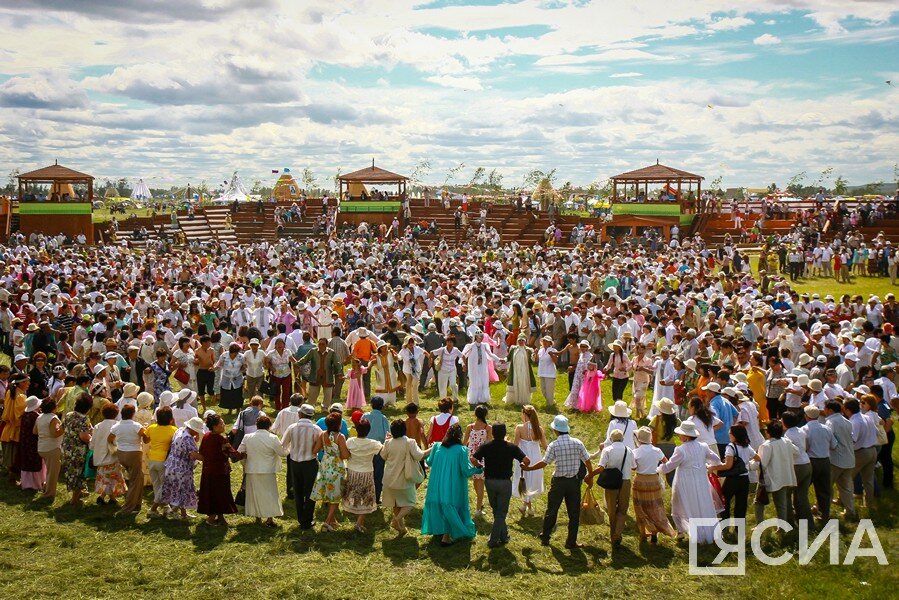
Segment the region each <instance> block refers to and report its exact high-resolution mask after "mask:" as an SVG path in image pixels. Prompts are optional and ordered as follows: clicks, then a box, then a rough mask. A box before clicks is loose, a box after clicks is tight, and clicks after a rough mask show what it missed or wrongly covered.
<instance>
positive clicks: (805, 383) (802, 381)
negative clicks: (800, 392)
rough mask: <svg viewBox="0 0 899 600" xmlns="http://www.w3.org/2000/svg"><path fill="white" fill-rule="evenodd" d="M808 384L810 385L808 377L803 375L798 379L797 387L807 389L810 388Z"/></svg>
mask: <svg viewBox="0 0 899 600" xmlns="http://www.w3.org/2000/svg"><path fill="white" fill-rule="evenodd" d="M808 384H809V378H808V375H805V374H803V375H800V376H799V377H797V378H796V385H800V386H802V387H806V386H808Z"/></svg>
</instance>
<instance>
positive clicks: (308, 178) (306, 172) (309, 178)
mask: <svg viewBox="0 0 899 600" xmlns="http://www.w3.org/2000/svg"><path fill="white" fill-rule="evenodd" d="M300 179H301V180H302V182H303V188H304V189H305V190H306V193H311V192H312V187H313V186H314V185H315V174H314V173H313V172H312V169H310V168H309V167H306V168H305V169H303V176H302V177H301V178H300Z"/></svg>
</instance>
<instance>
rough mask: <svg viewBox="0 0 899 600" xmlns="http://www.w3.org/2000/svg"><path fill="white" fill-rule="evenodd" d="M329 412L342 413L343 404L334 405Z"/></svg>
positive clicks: (329, 408) (336, 403)
mask: <svg viewBox="0 0 899 600" xmlns="http://www.w3.org/2000/svg"><path fill="white" fill-rule="evenodd" d="M328 412H329V413H331V412H339V413H342V412H343V404H341V403H340V402H335V403H334V404H332V405H331V406H329V407H328Z"/></svg>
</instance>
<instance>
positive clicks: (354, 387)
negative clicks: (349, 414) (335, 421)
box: [346, 358, 368, 408]
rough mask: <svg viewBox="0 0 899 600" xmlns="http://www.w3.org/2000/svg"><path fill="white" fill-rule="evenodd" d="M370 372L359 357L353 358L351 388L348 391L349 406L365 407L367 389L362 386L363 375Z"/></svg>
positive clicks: (347, 402)
mask: <svg viewBox="0 0 899 600" xmlns="http://www.w3.org/2000/svg"><path fill="white" fill-rule="evenodd" d="M367 372H368V367H363V366H362V362H361V361H360V360H359V359H358V358H353V362H352V364H351V367H350V388H349V391H348V392H347V397H346V407H347V408H363V407H364V406H365V404H366V402H365V390H364V389H363V387H362V376H363V375H365V374H366V373H367Z"/></svg>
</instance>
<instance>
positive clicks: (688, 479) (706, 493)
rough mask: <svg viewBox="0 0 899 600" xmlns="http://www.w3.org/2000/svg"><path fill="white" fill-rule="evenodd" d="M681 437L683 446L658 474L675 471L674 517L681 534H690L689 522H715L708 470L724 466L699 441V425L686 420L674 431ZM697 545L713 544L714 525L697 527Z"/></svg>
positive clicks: (679, 447)
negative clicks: (699, 520) (701, 520)
mask: <svg viewBox="0 0 899 600" xmlns="http://www.w3.org/2000/svg"><path fill="white" fill-rule="evenodd" d="M674 432H675V433H676V434H678V436H680V440H681V444H680V446H678V447H677V448H675V449H674V454H672V455H671V458H670V459H669V460H668V462H666V463H664V464H661V465H659V468H658V472H659V473H663V474H664V473H670V472H671V471H674V472H675V473H674V483H673V484H672V486H671V518H672V519H673V520H674V526H675V527H676V528H677V530H678V532H679V533H680V534H681V535H684V534H686V533H688V532H689V531H690V519H714V518H716V517H717V515H718V509H717V508H716V507H715V501H714V499H713V496H712V495H713V494H715V493H716V492H715V491H714V490H713V489H712V484H711V483H709V476H708V468H709V467H710V466H717V465H720V464H721V459H720V458H718V453H717V452H715V451H713V450H711V449H710V448H709V445H708V444H706V443H705V442H701V441H699V439H698V438H699V431H698V429H697V428H696V425H695V424H694V423H693V422H691V421H689V420H687V421H684V422H683V423H681V424H680V427H678V428H677V429H675V430H674ZM696 536H697V538H696V540H695V541H696V542H697V543H699V544H711V543H712V542H713V541H714V537H715V526H714V525H712V526H705V527H698V528H697V530H696Z"/></svg>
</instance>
